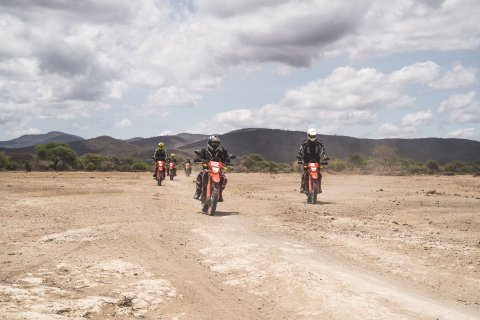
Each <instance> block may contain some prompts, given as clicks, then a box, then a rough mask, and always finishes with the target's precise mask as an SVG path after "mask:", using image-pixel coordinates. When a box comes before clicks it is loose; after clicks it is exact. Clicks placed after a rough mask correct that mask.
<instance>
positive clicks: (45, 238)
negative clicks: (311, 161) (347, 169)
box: [0, 172, 480, 320]
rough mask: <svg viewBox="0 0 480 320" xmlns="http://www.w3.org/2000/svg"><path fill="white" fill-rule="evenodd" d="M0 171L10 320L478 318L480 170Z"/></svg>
mask: <svg viewBox="0 0 480 320" xmlns="http://www.w3.org/2000/svg"><path fill="white" fill-rule="evenodd" d="M228 177H229V184H228V186H227V189H226V192H225V202H223V203H220V204H219V207H218V210H219V212H218V215H217V216H214V217H210V216H207V215H204V214H202V213H201V211H200V203H199V202H198V201H195V200H193V199H192V196H193V191H194V183H193V179H194V177H193V176H191V177H189V178H187V177H185V176H184V175H183V173H180V174H179V176H178V177H177V178H176V180H174V181H166V182H165V184H164V185H163V186H161V187H157V186H156V185H155V181H154V180H153V179H152V178H151V176H150V175H149V174H146V173H140V174H134V173H29V174H27V173H6V172H0V248H1V251H0V319H35V320H36V319H136V318H146V319H178V320H183V319H480V177H471V176H455V177H428V176H418V177H384V176H346V175H333V174H328V173H326V174H325V175H324V180H323V182H324V183H323V189H324V192H323V193H322V194H321V195H320V197H319V200H320V203H319V204H317V205H309V204H306V197H305V196H304V195H302V194H300V193H299V192H298V185H299V183H298V182H299V181H298V180H299V176H298V175H297V174H291V175H269V174H229V175H228Z"/></svg>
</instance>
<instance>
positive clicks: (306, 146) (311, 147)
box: [297, 139, 327, 163]
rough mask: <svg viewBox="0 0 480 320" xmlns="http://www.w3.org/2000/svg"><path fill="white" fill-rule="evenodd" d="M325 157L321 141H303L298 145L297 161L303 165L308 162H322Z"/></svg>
mask: <svg viewBox="0 0 480 320" xmlns="http://www.w3.org/2000/svg"><path fill="white" fill-rule="evenodd" d="M325 158H327V155H326V153H325V147H324V146H323V143H322V141H321V140H318V139H315V140H314V141H310V140H308V139H305V140H304V141H303V142H302V144H301V145H300V150H299V151H298V155H297V159H298V161H301V162H303V163H309V162H324V161H325Z"/></svg>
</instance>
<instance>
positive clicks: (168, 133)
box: [158, 130, 173, 137]
mask: <svg viewBox="0 0 480 320" xmlns="http://www.w3.org/2000/svg"><path fill="white" fill-rule="evenodd" d="M172 134H173V131H172V130H164V131H162V132H160V133H159V134H158V136H160V137H162V136H171V135H172Z"/></svg>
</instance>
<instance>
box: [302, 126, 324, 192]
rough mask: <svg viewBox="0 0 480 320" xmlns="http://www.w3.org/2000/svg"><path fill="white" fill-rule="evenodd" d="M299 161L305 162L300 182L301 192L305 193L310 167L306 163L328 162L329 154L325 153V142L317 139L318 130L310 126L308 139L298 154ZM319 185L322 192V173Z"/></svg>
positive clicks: (319, 177)
mask: <svg viewBox="0 0 480 320" xmlns="http://www.w3.org/2000/svg"><path fill="white" fill-rule="evenodd" d="M297 159H298V163H301V164H304V166H303V174H302V182H301V183H300V192H301V193H305V189H306V186H305V181H306V179H305V178H306V175H307V169H308V167H307V166H306V164H308V163H309V162H317V163H320V164H326V163H327V155H326V153H325V147H324V146H323V142H322V141H321V140H319V139H317V130H315V129H313V128H310V129H308V131H307V139H305V140H304V141H303V142H302V144H301V145H300V151H299V152H298V155H297ZM318 179H319V185H320V192H322V188H321V185H322V175H319V176H318Z"/></svg>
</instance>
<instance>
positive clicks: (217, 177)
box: [211, 174, 220, 182]
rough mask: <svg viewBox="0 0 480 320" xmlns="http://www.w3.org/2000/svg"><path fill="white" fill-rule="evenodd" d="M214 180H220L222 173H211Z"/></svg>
mask: <svg viewBox="0 0 480 320" xmlns="http://www.w3.org/2000/svg"><path fill="white" fill-rule="evenodd" d="M211 178H212V181H213V182H220V175H219V174H212V175H211Z"/></svg>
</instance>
